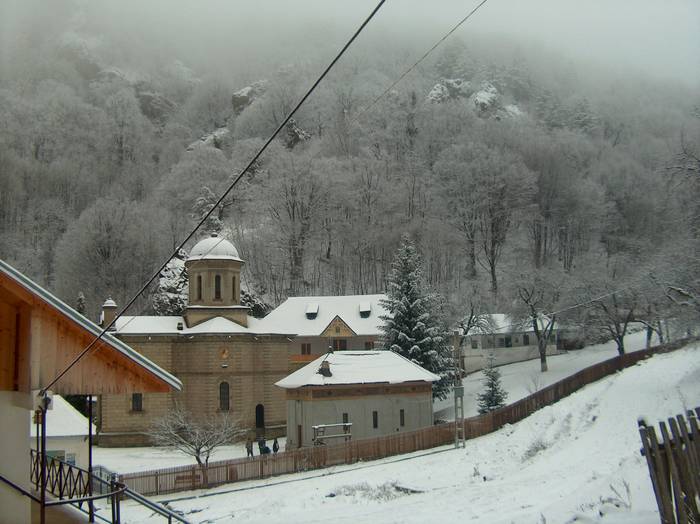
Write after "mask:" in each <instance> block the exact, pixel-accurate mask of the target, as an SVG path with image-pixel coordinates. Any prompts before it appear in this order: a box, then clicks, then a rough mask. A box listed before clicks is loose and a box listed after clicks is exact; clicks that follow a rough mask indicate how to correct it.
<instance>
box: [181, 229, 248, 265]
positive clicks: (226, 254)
mask: <svg viewBox="0 0 700 524" xmlns="http://www.w3.org/2000/svg"><path fill="white" fill-rule="evenodd" d="M187 260H237V261H239V262H240V261H241V259H240V258H239V256H238V250H237V249H236V248H235V247H234V245H233V244H232V243H231V242H229V241H228V240H226V239H225V238H224V237H220V236H218V235H217V234H216V233H212V235H211V236H210V237H206V238H203V239H202V240H200V241H199V242H197V243H196V244H195V245H194V247H193V248H192V250H191V251H190V255H189V256H188V257H187Z"/></svg>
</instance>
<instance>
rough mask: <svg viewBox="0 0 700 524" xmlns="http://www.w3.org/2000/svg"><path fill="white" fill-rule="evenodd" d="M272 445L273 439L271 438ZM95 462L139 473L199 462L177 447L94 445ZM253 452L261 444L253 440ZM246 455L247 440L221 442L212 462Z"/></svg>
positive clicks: (284, 438)
mask: <svg viewBox="0 0 700 524" xmlns="http://www.w3.org/2000/svg"><path fill="white" fill-rule="evenodd" d="M277 441H278V442H279V445H280V449H282V450H283V449H284V446H285V444H286V442H287V437H281V438H279V439H277ZM267 445H268V446H270V447H272V440H268V441H267ZM92 452H93V462H94V464H95V465H100V466H104V467H105V468H107V469H109V470H110V471H114V472H117V473H135V472H137V471H149V470H153V469H163V468H172V467H175V466H187V465H193V464H196V462H195V460H194V459H193V458H192V457H190V456H188V455H185V454H184V453H181V452H179V451H175V450H173V449H168V448H155V447H142V448H101V447H99V446H95V447H94V448H93V451H92ZM253 452H254V453H255V455H258V445H257V443H253ZM245 456H246V451H245V442H239V443H237V444H232V445H230V446H221V447H220V448H219V449H217V450H215V452H214V454H213V455H212V457H211V459H210V460H209V461H210V462H214V461H217V460H228V459H234V458H241V457H245Z"/></svg>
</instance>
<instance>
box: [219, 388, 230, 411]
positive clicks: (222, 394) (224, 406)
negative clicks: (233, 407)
mask: <svg viewBox="0 0 700 524" xmlns="http://www.w3.org/2000/svg"><path fill="white" fill-rule="evenodd" d="M228 410H229V397H228V382H222V383H221V384H219V411H228Z"/></svg>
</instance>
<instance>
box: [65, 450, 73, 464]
mask: <svg viewBox="0 0 700 524" xmlns="http://www.w3.org/2000/svg"><path fill="white" fill-rule="evenodd" d="M66 463H67V464H70V465H71V466H75V453H66Z"/></svg>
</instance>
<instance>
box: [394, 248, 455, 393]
mask: <svg viewBox="0 0 700 524" xmlns="http://www.w3.org/2000/svg"><path fill="white" fill-rule="evenodd" d="M382 305H383V306H384V308H386V310H387V311H388V312H389V314H388V315H385V316H382V317H381V319H382V320H383V321H384V325H383V326H382V331H383V333H384V337H383V338H384V347H385V349H388V350H390V351H395V352H397V353H399V354H400V355H401V356H403V357H405V358H407V359H409V360H411V361H412V362H415V363H416V364H418V365H419V366H421V367H423V368H425V369H427V370H428V371H431V372H433V373H435V374H436V375H439V376H440V377H442V378H441V379H440V380H439V381H438V382H437V383H433V397H435V398H439V399H444V398H446V397H447V393H448V392H449V389H450V383H451V380H452V376H453V366H452V358H451V354H450V349H449V347H448V345H447V341H448V335H447V330H446V329H445V327H444V325H443V322H442V321H441V319H440V316H439V312H440V307H439V306H440V301H439V300H438V297H437V296H436V295H431V294H428V293H426V292H425V291H424V289H423V282H422V261H421V258H420V255H419V254H418V252H417V251H416V247H415V245H414V244H413V242H412V241H411V239H410V237H409V236H408V235H404V236H403V237H402V240H401V246H400V247H399V249H398V251H397V252H396V255H395V256H394V261H393V262H392V271H391V275H390V280H389V288H388V290H387V298H386V300H383V301H382Z"/></svg>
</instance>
